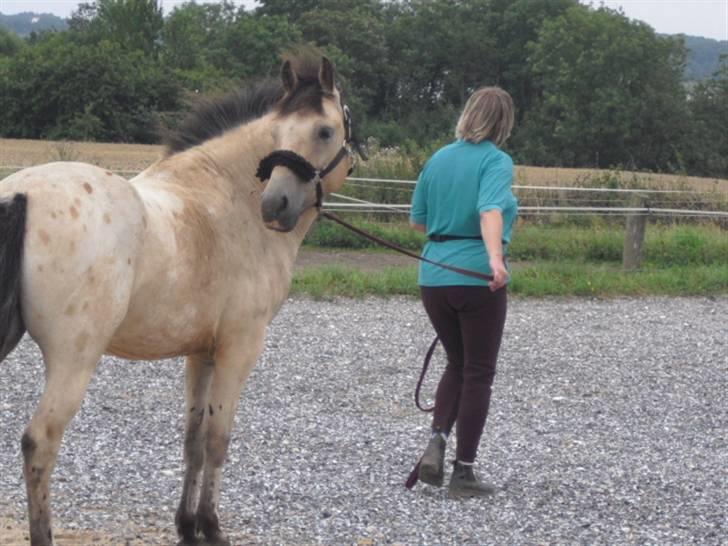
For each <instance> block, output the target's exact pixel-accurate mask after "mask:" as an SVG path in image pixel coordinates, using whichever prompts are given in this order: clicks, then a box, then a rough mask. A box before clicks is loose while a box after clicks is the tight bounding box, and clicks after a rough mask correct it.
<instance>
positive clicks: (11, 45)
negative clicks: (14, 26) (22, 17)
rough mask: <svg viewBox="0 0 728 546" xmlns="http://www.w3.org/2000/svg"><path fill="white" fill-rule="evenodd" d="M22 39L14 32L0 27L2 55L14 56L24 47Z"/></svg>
mask: <svg viewBox="0 0 728 546" xmlns="http://www.w3.org/2000/svg"><path fill="white" fill-rule="evenodd" d="M23 45H24V44H23V40H21V39H20V38H19V37H18V35H17V34H15V33H14V32H12V31H10V30H7V29H4V28H2V27H0V57H12V56H13V55H15V54H16V53H18V52H19V51H20V50H21V49H22V48H23Z"/></svg>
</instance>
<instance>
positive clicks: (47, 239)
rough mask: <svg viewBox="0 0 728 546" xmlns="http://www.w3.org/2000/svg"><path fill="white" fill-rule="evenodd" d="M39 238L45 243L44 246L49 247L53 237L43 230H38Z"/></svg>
mask: <svg viewBox="0 0 728 546" xmlns="http://www.w3.org/2000/svg"><path fill="white" fill-rule="evenodd" d="M38 237H40V240H41V241H42V242H43V244H44V245H47V244H48V243H49V242H50V240H51V236H50V235H48V233H46V232H45V231H44V230H42V229H39V230H38Z"/></svg>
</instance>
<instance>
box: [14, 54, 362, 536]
mask: <svg viewBox="0 0 728 546" xmlns="http://www.w3.org/2000/svg"><path fill="white" fill-rule="evenodd" d="M350 139H351V126H350V116H349V113H348V108H347V107H346V106H345V104H344V101H343V100H342V97H341V92H340V90H339V88H338V86H337V84H336V81H335V73H334V68H333V65H332V64H331V62H330V61H329V60H328V59H326V58H324V57H321V56H320V55H317V54H314V53H313V52H311V51H308V52H303V53H301V52H299V53H297V54H292V55H290V56H288V58H287V59H286V60H285V61H284V63H283V66H282V68H281V81H280V82H277V81H276V82H272V83H270V82H269V83H267V84H266V83H261V84H256V85H254V86H251V87H249V88H246V89H244V90H241V91H239V92H237V93H235V94H233V95H230V96H227V97H224V98H222V99H217V100H210V101H208V102H207V103H206V104H203V105H202V106H200V107H198V108H197V109H196V110H194V111H193V112H192V113H191V115H190V117H189V118H188V119H187V120H186V121H184V122H183V123H182V124H181V125H180V127H179V128H178V129H177V130H176V131H173V132H171V133H170V134H169V135H168V137H167V139H166V140H167V146H166V149H165V153H164V155H163V156H162V157H161V159H160V160H159V161H157V162H156V163H154V164H153V165H151V166H150V167H149V168H148V169H146V170H145V171H144V172H142V173H141V174H139V175H138V176H136V177H135V178H133V179H131V180H129V181H127V180H126V179H123V178H121V177H119V176H116V175H114V174H113V173H111V172H110V171H108V170H105V169H102V168H98V167H95V166H92V165H86V164H82V163H50V164H47V165H42V166H37V167H31V168H27V169H24V170H21V171H19V172H17V173H15V174H13V175H11V176H9V177H8V178H6V179H5V180H4V181H2V182H1V183H0V234H1V235H0V278H2V285H1V287H0V361H2V360H3V359H4V358H5V357H6V356H7V355H8V353H9V352H10V351H11V350H12V349H13V348H14V347H15V346H16V345H17V344H18V342H19V341H20V339H21V337H22V336H23V334H24V332H25V331H26V330H27V332H28V333H29V334H30V336H31V337H32V338H33V340H35V342H36V343H37V344H38V346H39V347H40V349H41V352H42V354H43V360H44V362H45V371H46V375H45V387H44V390H43V394H42V397H41V399H40V402H39V403H38V406H37V408H36V411H35V413H34V415H33V417H32V418H31V420H30V423H29V424H28V426H27V428H26V430H25V433H24V434H23V436H22V441H21V447H22V453H23V459H24V469H23V471H24V477H25V483H26V487H27V497H28V514H29V524H30V542H31V544H32V546H48V545H52V544H53V535H52V532H51V510H50V481H51V473H52V471H53V467H54V465H55V462H56V457H57V454H58V451H59V448H60V444H61V439H62V436H63V433H64V430H65V428H66V426H67V425H68V423H69V421H70V420H71V419H72V418H73V416H74V415H75V414H76V412H77V410H78V409H79V406H80V405H81V402H82V400H83V397H84V393H85V391H86V388H87V386H88V384H89V381H90V379H91V377H92V375H93V373H94V370H95V368H96V365H97V363H98V362H99V360H100V358H101V356H102V355H103V354H110V355H116V356H119V357H123V358H128V359H140V360H154V359H162V358H168V357H173V356H178V355H184V356H186V373H185V375H186V377H185V379H186V411H185V414H186V430H185V440H184V457H185V474H184V482H183V486H182V498H181V500H180V503H179V507H178V509H177V513H176V517H175V524H176V527H177V532H178V534H179V536H180V542H179V544H180V545H190V544H199V543H200V542H201V541H202V543H204V544H209V545H216V546H217V545H228V544H230V542H229V540H228V539H227V538H226V537H225V535H224V534H223V532H222V531H221V529H220V524H219V520H218V515H217V514H218V510H217V509H218V501H219V493H220V479H221V474H222V466H223V462H224V460H225V457H226V453H227V450H228V444H229V442H230V431H231V428H232V425H233V417H234V415H235V411H236V408H237V405H238V401H239V398H240V394H241V390H242V387H243V384H244V383H245V381H246V379H247V377H248V375H249V374H250V372H251V370H252V369H253V366H254V365H255V362H256V360H257V358H258V356H259V354H260V353H261V351H262V349H263V345H264V335H265V331H266V328H267V326H268V324H269V323H270V321H271V320H272V318H273V317H274V315H275V314H276V312H277V311H278V309H279V308H280V306H281V305H282V304H283V302H284V300H285V298H286V296H287V294H288V290H289V288H290V283H291V276H292V268H293V262H294V260H295V258H296V254H297V251H298V248H299V246H300V244H301V242H302V240H303V238H304V236H305V234H306V232H307V231H308V229H309V228H310V227H311V225H312V224H313V222H314V221H315V220H316V218H317V216H318V211H319V209H320V207H321V202H322V198H323V197H324V196H325V195H326V194H328V193H330V192H333V191H336V190H337V189H339V188H340V187H341V186H342V185H343V184H344V182H345V180H346V177H347V174H348V172H349V171H350V169H351V166H352V164H353V154H352V152H351V149H350V148H349V141H350ZM262 180H267V183H266V184H265V185H263V184H262V182H261V181H262Z"/></svg>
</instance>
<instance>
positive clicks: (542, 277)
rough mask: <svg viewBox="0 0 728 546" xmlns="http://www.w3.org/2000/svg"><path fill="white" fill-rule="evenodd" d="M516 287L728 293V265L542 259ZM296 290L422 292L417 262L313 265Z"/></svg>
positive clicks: (553, 291) (566, 292) (323, 295)
mask: <svg viewBox="0 0 728 546" xmlns="http://www.w3.org/2000/svg"><path fill="white" fill-rule="evenodd" d="M510 292H511V294H514V295H517V296H524V297H545V296H579V297H584V296H587V297H614V296H714V295H720V294H728V265H711V266H708V265H705V266H693V267H677V266H675V267H669V268H665V269H646V270H643V271H638V272H634V273H625V272H623V271H621V270H619V268H617V267H615V266H609V265H603V264H593V263H576V262H571V263H569V262H542V263H539V264H534V265H529V266H524V267H521V268H519V269H518V270H517V272H516V273H515V274H514V276H513V278H512V281H511V285H510ZM291 293H292V294H297V295H306V296H309V297H313V298H316V299H327V298H335V297H349V298H362V297H364V296H394V295H405V296H417V295H418V294H419V287H418V286H417V267H416V266H410V267H390V268H386V269H383V270H382V271H376V272H371V271H359V270H356V269H351V268H346V267H341V266H323V267H314V268H307V269H304V270H300V271H297V272H296V273H295V275H294V277H293V285H292V287H291Z"/></svg>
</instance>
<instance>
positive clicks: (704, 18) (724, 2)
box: [0, 0, 728, 40]
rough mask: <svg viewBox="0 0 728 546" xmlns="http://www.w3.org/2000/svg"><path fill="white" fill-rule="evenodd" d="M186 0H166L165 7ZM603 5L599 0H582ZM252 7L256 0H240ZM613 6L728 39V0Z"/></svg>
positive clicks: (12, 8)
mask: <svg viewBox="0 0 728 546" xmlns="http://www.w3.org/2000/svg"><path fill="white" fill-rule="evenodd" d="M184 1H185V0H163V5H164V8H165V10H169V9H171V8H173V7H174V6H175V5H177V4H182V3H183V2H184ZM582 1H583V2H584V3H592V4H593V5H599V4H600V3H601V2H599V1H596V0H595V1H593V2H590V1H587V0H582ZM236 2H237V3H238V4H244V5H246V6H248V7H252V6H254V5H255V0H236ZM78 3H79V0H0V12H2V13H5V14H11V13H19V12H21V11H35V12H50V13H55V14H56V15H59V16H61V17H68V15H70V13H71V11H73V10H74V9H75V8H76V5H77V4H78ZM603 3H604V4H605V5H606V6H608V7H610V8H615V9H616V8H619V7H621V8H622V9H623V10H624V13H625V14H626V15H627V16H628V17H631V18H633V19H640V20H642V21H645V22H646V23H648V24H649V25H651V26H652V27H654V28H655V30H657V32H662V33H665V34H678V33H683V34H690V35H693V36H705V37H706V38H715V39H716V40H728V0H604V2H603Z"/></svg>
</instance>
